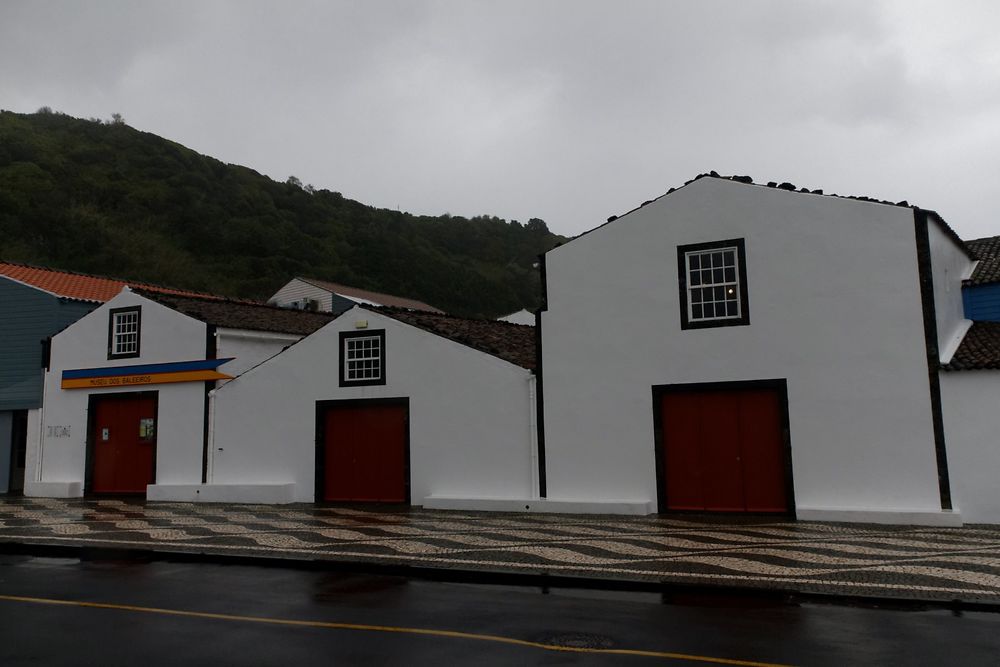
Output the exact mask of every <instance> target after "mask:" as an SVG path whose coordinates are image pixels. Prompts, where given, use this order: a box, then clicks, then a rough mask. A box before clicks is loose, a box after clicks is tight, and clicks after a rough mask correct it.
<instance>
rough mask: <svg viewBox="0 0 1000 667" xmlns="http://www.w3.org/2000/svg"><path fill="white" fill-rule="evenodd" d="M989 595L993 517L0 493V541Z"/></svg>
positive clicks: (993, 581) (993, 576)
mask: <svg viewBox="0 0 1000 667" xmlns="http://www.w3.org/2000/svg"><path fill="white" fill-rule="evenodd" d="M2 542H7V543H23V544H55V545H71V546H103V547H109V546H110V547H121V548H129V549H150V550H154V551H167V552H187V553H208V554H232V555H241V556H267V557H271V558H274V557H278V558H290V559H309V560H316V559H328V560H334V561H342V562H362V563H379V564H394V565H398V564H404V565H412V566H418V567H430V568H446V569H459V570H477V571H495V572H513V573H532V574H537V573H547V574H550V575H563V576H573V577H586V578H597V579H617V580H629V581H646V582H648V581H656V582H661V581H666V582H674V583H682V584H715V585H723V586H733V587H754V588H771V589H781V590H791V591H799V592H806V593H825V594H834V595H850V596H876V597H898V598H916V599H926V600H962V601H967V602H970V601H974V602H990V603H1000V526H973V527H963V528H927V527H915V526H873V525H861V524H835V523H817V522H801V521H800V522H794V521H784V520H765V519H756V520H754V519H747V520H741V521H738V522H736V521H733V520H732V519H727V520H720V519H718V518H705V517H677V516H670V517H665V516H650V517H617V516H591V515H565V514H562V515H559V514H501V513H487V512H463V511H436V510H421V509H405V510H399V511H391V510H380V509H362V508H353V507H317V506H313V505H216V504H190V503H149V504H146V503H144V502H140V501H129V500H114V499H109V500H57V499H49V498H17V499H7V500H0V543H2Z"/></svg>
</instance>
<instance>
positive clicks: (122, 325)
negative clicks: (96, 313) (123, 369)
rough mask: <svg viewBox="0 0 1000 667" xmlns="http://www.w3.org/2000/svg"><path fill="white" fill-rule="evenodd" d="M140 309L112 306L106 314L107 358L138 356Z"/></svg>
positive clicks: (138, 307) (140, 323)
mask: <svg viewBox="0 0 1000 667" xmlns="http://www.w3.org/2000/svg"><path fill="white" fill-rule="evenodd" d="M141 325H142V309H141V307H140V306H133V307H131V308H113V309H112V310H111V312H110V314H109V316H108V359H128V358H132V357H138V356H139V336H140V334H141Z"/></svg>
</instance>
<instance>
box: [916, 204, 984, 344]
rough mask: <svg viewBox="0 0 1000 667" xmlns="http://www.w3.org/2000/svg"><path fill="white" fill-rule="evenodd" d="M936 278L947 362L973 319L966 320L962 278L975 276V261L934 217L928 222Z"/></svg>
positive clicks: (936, 301)
mask: <svg viewBox="0 0 1000 667" xmlns="http://www.w3.org/2000/svg"><path fill="white" fill-rule="evenodd" d="M927 230H928V234H927V237H928V241H929V245H930V251H931V269H932V272H931V274H932V276H933V279H934V311H935V315H936V316H937V334H938V351H939V353H940V358H941V361H942V362H943V363H947V362H948V361H949V360H950V359H951V356H952V355H953V354H954V353H955V350H957V349H958V344H959V343H961V342H962V337H963V336H964V335H965V332H966V331H968V329H969V327H970V326H971V325H972V322H970V321H969V320H967V319H965V306H964V305H963V303H962V280H964V279H966V278H968V277H970V276H971V275H972V269H973V268H974V267H975V261H973V260H972V259H969V257H968V255H966V254H965V253H964V252H962V250H961V249H960V248H959V247H958V246H957V245H955V242H954V241H952V239H951V238H950V237H949V236H948V235H946V234H945V233H944V231H942V229H941V227H939V226H938V225H937V224H936V223H935V222H934V221H933V220H931V221H929V222H928V224H927Z"/></svg>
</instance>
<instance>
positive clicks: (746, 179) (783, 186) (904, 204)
mask: <svg viewBox="0 0 1000 667" xmlns="http://www.w3.org/2000/svg"><path fill="white" fill-rule="evenodd" d="M703 178H715V179H718V180H722V181H734V182H736V183H742V184H744V185H753V186H756V187H761V188H764V187H766V188H773V189H777V190H787V191H788V192H795V193H800V194H810V195H819V196H823V197H834V198H837V199H853V200H855V201H862V202H867V203H869V204H880V205H883V206H898V207H900V208H909V209H913V210H922V211H924V212H926V213H927V214H928V217H929V218H930V219H932V220H934V222H935V223H936V224H937V225H938V226H939V227H940V228H941V231H943V232H944V233H945V235H947V236H948V237H949V238H950V239H951V240H952V241H954V242H955V244H956V245H957V246H958V247H959V248H960V249H961V250H962V252H964V253H965V254H966V255H967V256H968V257H969V258H970V259H975V255H974V254H973V253H972V252H971V251H970V250H969V248H968V247H967V246H966V245H965V242H964V241H963V240H962V238H961V237H960V236H959V235H958V234H957V233H956V232H955V230H954V229H952V228H951V226H950V225H949V224H948V223H947V222H945V220H944V218H942V217H941V216H940V215H939V214H938V213H937V212H936V211H932V210H930V209H924V208H921V207H919V206H914V205H912V204H910V203H909V202H908V201H906V200H903V201H898V202H891V201H886V200H884V199H875V198H873V197H864V196H854V195H838V194H833V193H826V192H824V191H823V190H822V189H817V190H810V189H808V188H799V187H796V186H795V185H793V184H792V183H788V182H784V183H777V182H775V181H770V182H768V183H767V184H764V183H754V180H753V178H751V177H750V176H721V175H719V174H718V173H717V172H715V171H710V172H708V173H707V174H698V175H697V176H695V177H694V178H692V179H691V180H689V181H687V182H685V183H684V184H683V185H680V186H678V187H675V188H670V189H669V190H667V191H666V192H665V193H663V194H662V195H660V196H658V197H654V198H653V199H647V200H646V201H644V202H642V203H641V204H639V205H638V206H636V207H635V208H633V209H631V210H629V211H626V212H625V213H622V214H621V215H612V216H611V217H609V218H608V219H607V221H606V222H604V223H603V224H600V225H598V226H597V227H594V228H593V229H588V230H587V231H585V232H583V233H582V234H579V235H578V236H574V237H573V238H572V239H570V240H569V241H567V242H566V243H572V242H573V241H574V240H576V239H578V238H580V237H581V236H586V235H587V234H590V233H591V232H593V231H596V230H598V229H601V228H602V227H605V226H606V225H609V224H611V223H612V222H614V221H616V220H618V219H620V218H624V217H625V216H627V215H629V214H630V213H634V212H635V211H638V210H639V209H641V208H643V207H644V206H647V205H648V204H652V203H653V202H655V201H658V200H660V199H662V198H664V197H666V196H667V195H670V194H673V193H674V192H677V191H678V190H680V189H681V188H684V187H687V186H688V185H691V184H692V183H694V182H695V181H698V180H701V179H703ZM566 243H563V244H560V245H558V246H555V248H552V249H551V250H555V249H556V248H559V247H562V246H563V245H566ZM551 250H549V251H547V252H551Z"/></svg>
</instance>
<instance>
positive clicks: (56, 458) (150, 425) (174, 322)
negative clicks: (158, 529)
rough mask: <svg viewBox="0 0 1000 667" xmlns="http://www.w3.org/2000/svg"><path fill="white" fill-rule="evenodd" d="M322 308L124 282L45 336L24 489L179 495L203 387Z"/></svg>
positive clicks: (199, 433)
mask: <svg viewBox="0 0 1000 667" xmlns="http://www.w3.org/2000/svg"><path fill="white" fill-rule="evenodd" d="M331 319H332V315H329V314H323V313H309V312H300V311H294V310H287V309H281V308H275V307H272V306H265V305H263V304H253V303H249V302H237V301H226V300H223V299H218V298H200V297H191V296H182V295H171V294H160V293H155V292H150V291H141V290H136V291H131V290H130V289H128V288H125V289H123V290H122V291H121V292H120V293H119V294H118V296H116V297H114V298H113V299H111V300H110V301H108V302H107V303H105V304H103V305H101V306H100V307H98V308H96V309H95V310H93V311H92V312H90V313H89V314H87V315H85V316H84V317H82V318H80V319H79V320H77V321H76V322H74V323H73V324H71V325H70V326H68V327H67V328H66V329H64V330H63V331H61V332H60V333H58V334H56V335H55V336H53V337H52V339H51V344H50V353H49V358H48V362H47V369H46V372H45V377H44V389H43V401H42V409H41V434H40V435H41V437H40V439H39V441H37V442H34V443H29V446H28V451H27V461H26V475H25V476H26V480H25V495H28V496H56V497H76V496H81V495H84V494H85V493H86V494H89V493H98V494H114V493H120V494H139V495H142V494H146V495H147V497H148V498H149V499H151V500H176V499H180V498H187V497H189V494H188V490H189V489H195V491H197V490H198V487H199V486H200V484H201V483H202V482H203V481H204V475H205V461H206V460H207V451H206V446H205V445H206V441H207V431H208V429H207V423H208V421H207V420H208V414H207V407H208V403H209V402H208V398H209V392H210V391H211V390H212V389H213V388H214V387H215V386H216V383H217V381H219V380H225V379H226V378H228V377H230V376H233V375H236V374H238V373H241V372H243V371H245V370H246V369H248V368H251V367H252V366H254V365H256V364H258V363H260V362H261V361H263V360H264V359H267V358H268V357H271V356H273V355H275V354H277V353H278V352H280V351H281V350H282V349H284V348H285V347H286V346H288V345H291V344H292V343H294V342H295V341H297V340H299V339H300V338H302V337H303V336H304V335H307V334H309V333H311V332H312V331H315V330H316V329H318V328H319V327H321V326H323V325H324V324H326V323H327V322H329V321H330V320H331Z"/></svg>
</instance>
